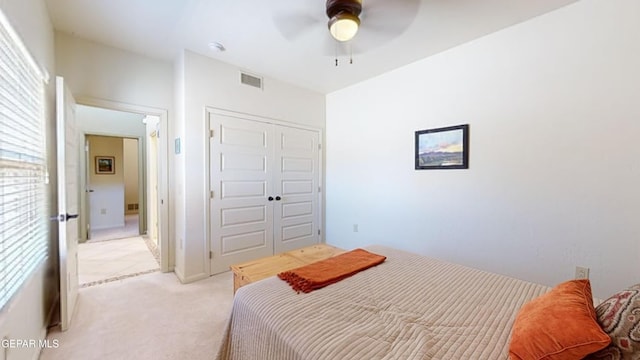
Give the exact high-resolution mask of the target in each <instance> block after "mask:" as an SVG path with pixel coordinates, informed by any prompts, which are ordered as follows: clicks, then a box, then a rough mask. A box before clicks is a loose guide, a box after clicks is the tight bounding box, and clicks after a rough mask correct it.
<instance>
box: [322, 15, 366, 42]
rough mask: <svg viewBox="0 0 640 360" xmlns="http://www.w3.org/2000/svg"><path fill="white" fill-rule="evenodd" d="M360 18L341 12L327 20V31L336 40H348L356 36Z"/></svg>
mask: <svg viewBox="0 0 640 360" xmlns="http://www.w3.org/2000/svg"><path fill="white" fill-rule="evenodd" d="M359 27H360V19H359V18H358V17H357V16H355V15H353V14H350V13H347V12H341V13H338V14H336V15H334V16H333V17H332V18H331V19H330V20H329V32H330V33H331V36H333V38H334V39H336V40H338V41H349V40H351V39H353V37H354V36H356V33H357V32H358V28H359Z"/></svg>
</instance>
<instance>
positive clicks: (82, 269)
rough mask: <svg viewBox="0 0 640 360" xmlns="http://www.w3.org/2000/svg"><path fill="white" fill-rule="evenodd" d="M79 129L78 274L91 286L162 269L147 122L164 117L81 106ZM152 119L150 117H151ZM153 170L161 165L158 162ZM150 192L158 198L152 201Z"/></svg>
mask: <svg viewBox="0 0 640 360" xmlns="http://www.w3.org/2000/svg"><path fill="white" fill-rule="evenodd" d="M77 112H78V129H79V132H80V133H81V135H82V136H84V139H83V140H84V145H85V146H84V147H83V149H82V153H83V154H82V156H81V157H80V158H81V161H80V163H81V164H80V168H81V171H80V174H81V179H80V188H81V189H82V191H81V194H80V195H81V197H82V201H81V203H82V211H81V220H80V224H81V228H82V231H81V234H80V238H81V239H82V240H81V241H82V242H83V243H81V244H80V246H79V262H80V264H79V277H80V283H81V287H82V286H85V287H86V286H91V285H95V284H100V283H103V282H107V281H112V280H118V279H122V278H125V277H130V276H136V275H140V274H144V273H148V272H152V271H159V270H160V263H161V259H160V254H161V249H159V245H161V241H158V231H155V232H154V239H153V240H152V239H151V238H150V237H149V230H148V224H149V223H150V222H153V223H154V224H157V223H159V222H160V221H159V220H158V219H157V218H154V219H153V220H152V219H151V218H149V216H148V214H150V213H152V214H153V215H152V216H154V217H156V216H157V213H158V211H157V209H153V210H154V211H149V210H150V209H149V207H150V206H155V205H156V204H158V201H157V196H158V194H159V192H158V191H156V192H154V193H153V194H150V193H149V191H148V187H149V182H150V180H151V179H153V181H151V182H152V183H153V184H154V185H153V186H154V187H155V186H157V184H158V183H159V181H158V179H157V178H158V176H159V174H158V172H157V171H153V172H150V171H149V170H148V167H149V163H151V162H157V161H158V160H159V159H158V156H157V146H155V150H154V151H153V153H154V155H153V156H152V157H151V158H150V157H149V153H150V151H148V148H149V140H148V136H147V133H148V126H149V125H148V123H149V122H150V123H151V125H150V126H151V127H157V126H158V125H159V123H160V117H158V116H156V117H153V116H147V115H144V114H139V113H132V112H126V111H118V110H112V109H105V108H102V107H96V106H87V105H78V111H77ZM149 119H150V120H151V121H148V120H149ZM154 168H155V169H157V168H158V166H157V165H156V166H155V167H154ZM149 195H152V196H156V199H154V201H149V200H150V199H149Z"/></svg>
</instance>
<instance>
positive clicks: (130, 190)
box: [122, 139, 140, 214]
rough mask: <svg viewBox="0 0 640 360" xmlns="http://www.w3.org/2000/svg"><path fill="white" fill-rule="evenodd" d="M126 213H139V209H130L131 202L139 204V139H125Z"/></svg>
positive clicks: (123, 144)
mask: <svg viewBox="0 0 640 360" xmlns="http://www.w3.org/2000/svg"><path fill="white" fill-rule="evenodd" d="M122 146H123V152H124V158H123V160H124V164H123V165H124V169H123V171H124V174H123V175H124V213H125V214H137V213H138V210H135V209H134V210H129V207H128V206H129V204H138V203H139V202H140V200H139V194H140V192H139V191H138V178H139V177H138V140H136V139H124V140H123V143H122Z"/></svg>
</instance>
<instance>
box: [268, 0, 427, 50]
mask: <svg viewBox="0 0 640 360" xmlns="http://www.w3.org/2000/svg"><path fill="white" fill-rule="evenodd" d="M286 1H287V3H289V2H290V1H294V2H295V3H296V4H289V5H290V6H287V10H284V11H283V13H280V12H278V13H276V15H275V16H274V21H275V24H276V27H277V28H278V30H279V31H280V32H281V33H282V35H283V36H284V37H285V38H286V39H288V40H289V41H292V42H295V41H299V40H300V39H301V38H304V39H305V40H306V41H315V42H317V43H318V44H320V46H319V47H321V48H323V50H324V51H323V52H324V53H326V54H327V55H329V54H331V55H337V53H338V52H341V53H342V52H345V51H348V52H349V53H364V52H366V51H368V50H371V49H373V48H375V47H377V46H380V45H382V44H384V43H386V42H388V41H390V40H392V39H393V38H395V37H397V36H399V35H400V34H402V33H403V32H404V31H405V30H406V29H407V28H408V27H409V25H411V23H412V22H413V20H414V18H415V16H416V14H417V13H418V8H419V6H420V2H421V0H326V3H325V6H324V10H325V11H324V14H322V10H321V9H320V7H319V5H320V4H318V2H319V0H315V1H300V0H286ZM294 8H295V9H294ZM292 9H293V10H292Z"/></svg>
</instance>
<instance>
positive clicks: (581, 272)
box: [576, 266, 589, 279]
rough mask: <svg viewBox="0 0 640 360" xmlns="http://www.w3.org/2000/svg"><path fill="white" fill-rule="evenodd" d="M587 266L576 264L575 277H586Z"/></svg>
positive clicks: (587, 274)
mask: <svg viewBox="0 0 640 360" xmlns="http://www.w3.org/2000/svg"><path fill="white" fill-rule="evenodd" d="M588 278H589V268H586V267H581V266H576V279H588Z"/></svg>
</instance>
